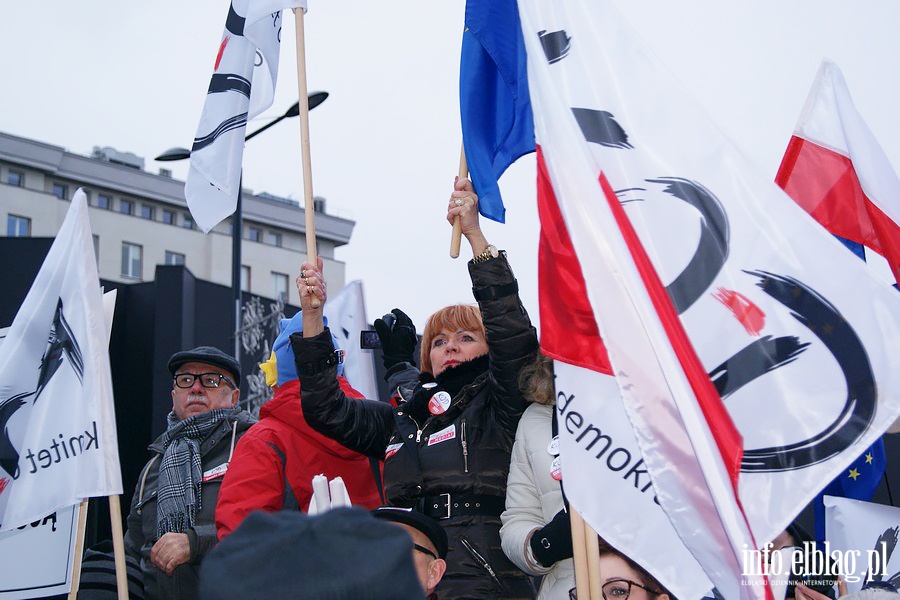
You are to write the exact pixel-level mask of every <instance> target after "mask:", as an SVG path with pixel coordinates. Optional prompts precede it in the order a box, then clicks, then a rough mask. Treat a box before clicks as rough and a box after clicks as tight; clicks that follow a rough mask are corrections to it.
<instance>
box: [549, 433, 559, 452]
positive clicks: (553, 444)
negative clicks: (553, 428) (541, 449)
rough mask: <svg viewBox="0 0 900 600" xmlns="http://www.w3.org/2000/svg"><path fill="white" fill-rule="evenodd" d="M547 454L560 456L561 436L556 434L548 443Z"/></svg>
mask: <svg viewBox="0 0 900 600" xmlns="http://www.w3.org/2000/svg"><path fill="white" fill-rule="evenodd" d="M547 454H549V455H550V456H559V436H558V435H554V436H553V439H551V440H550V443H549V444H547Z"/></svg>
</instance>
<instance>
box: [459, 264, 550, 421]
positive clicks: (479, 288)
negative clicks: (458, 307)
mask: <svg viewBox="0 0 900 600" xmlns="http://www.w3.org/2000/svg"><path fill="white" fill-rule="evenodd" d="M469 276H470V277H471V278H472V293H473V294H474V295H475V299H476V300H477V301H478V307H479V309H480V310H481V317H482V320H483V321H484V328H485V332H486V333H487V343H488V357H489V359H490V375H489V385H490V403H491V410H492V411H493V413H494V418H495V419H496V420H497V422H498V423H499V424H501V425H502V426H503V427H504V429H506V430H507V431H508V432H509V434H510V435H515V431H516V426H517V424H518V422H519V418H520V417H521V416H522V413H523V412H524V411H525V406H526V401H525V399H524V398H523V397H522V393H521V392H520V391H519V371H521V370H522V367H523V366H524V365H525V364H527V363H528V362H529V361H530V360H533V359H534V357H535V354H536V352H537V350H538V338H537V331H535V329H534V327H533V326H532V325H531V319H529V317H528V313H527V312H526V311H525V307H524V306H523V305H522V302H521V300H520V299H519V293H518V290H519V288H518V284H517V282H516V278H515V276H514V275H513V272H512V268H511V267H510V266H509V262H508V261H507V260H506V254H505V253H501V254H500V256H498V257H497V258H494V259H491V260H488V261H485V262H482V263H477V264H473V263H472V262H471V261H469Z"/></svg>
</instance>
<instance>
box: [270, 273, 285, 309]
mask: <svg viewBox="0 0 900 600" xmlns="http://www.w3.org/2000/svg"><path fill="white" fill-rule="evenodd" d="M272 295H273V296H275V297H276V298H281V299H282V300H283V301H284V302H287V300H288V276H287V275H285V274H284V273H276V272H275V271H272Z"/></svg>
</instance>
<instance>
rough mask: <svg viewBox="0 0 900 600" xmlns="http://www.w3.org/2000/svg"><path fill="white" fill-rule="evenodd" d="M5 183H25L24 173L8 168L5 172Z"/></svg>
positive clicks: (19, 185) (18, 184) (16, 184)
mask: <svg viewBox="0 0 900 600" xmlns="http://www.w3.org/2000/svg"><path fill="white" fill-rule="evenodd" d="M6 183H8V184H9V185H14V186H16V187H23V186H24V185H25V173H23V172H22V171H16V170H13V169H10V170H9V171H7V172H6Z"/></svg>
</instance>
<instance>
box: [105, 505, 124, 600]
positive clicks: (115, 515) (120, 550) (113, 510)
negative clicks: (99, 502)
mask: <svg viewBox="0 0 900 600" xmlns="http://www.w3.org/2000/svg"><path fill="white" fill-rule="evenodd" d="M109 524H110V526H111V527H112V542H113V557H114V558H115V560H116V588H117V589H118V591H119V600H128V572H127V571H126V570H125V535H124V533H123V532H122V506H121V503H120V502H119V495H118V494H113V495H111V496H109Z"/></svg>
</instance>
